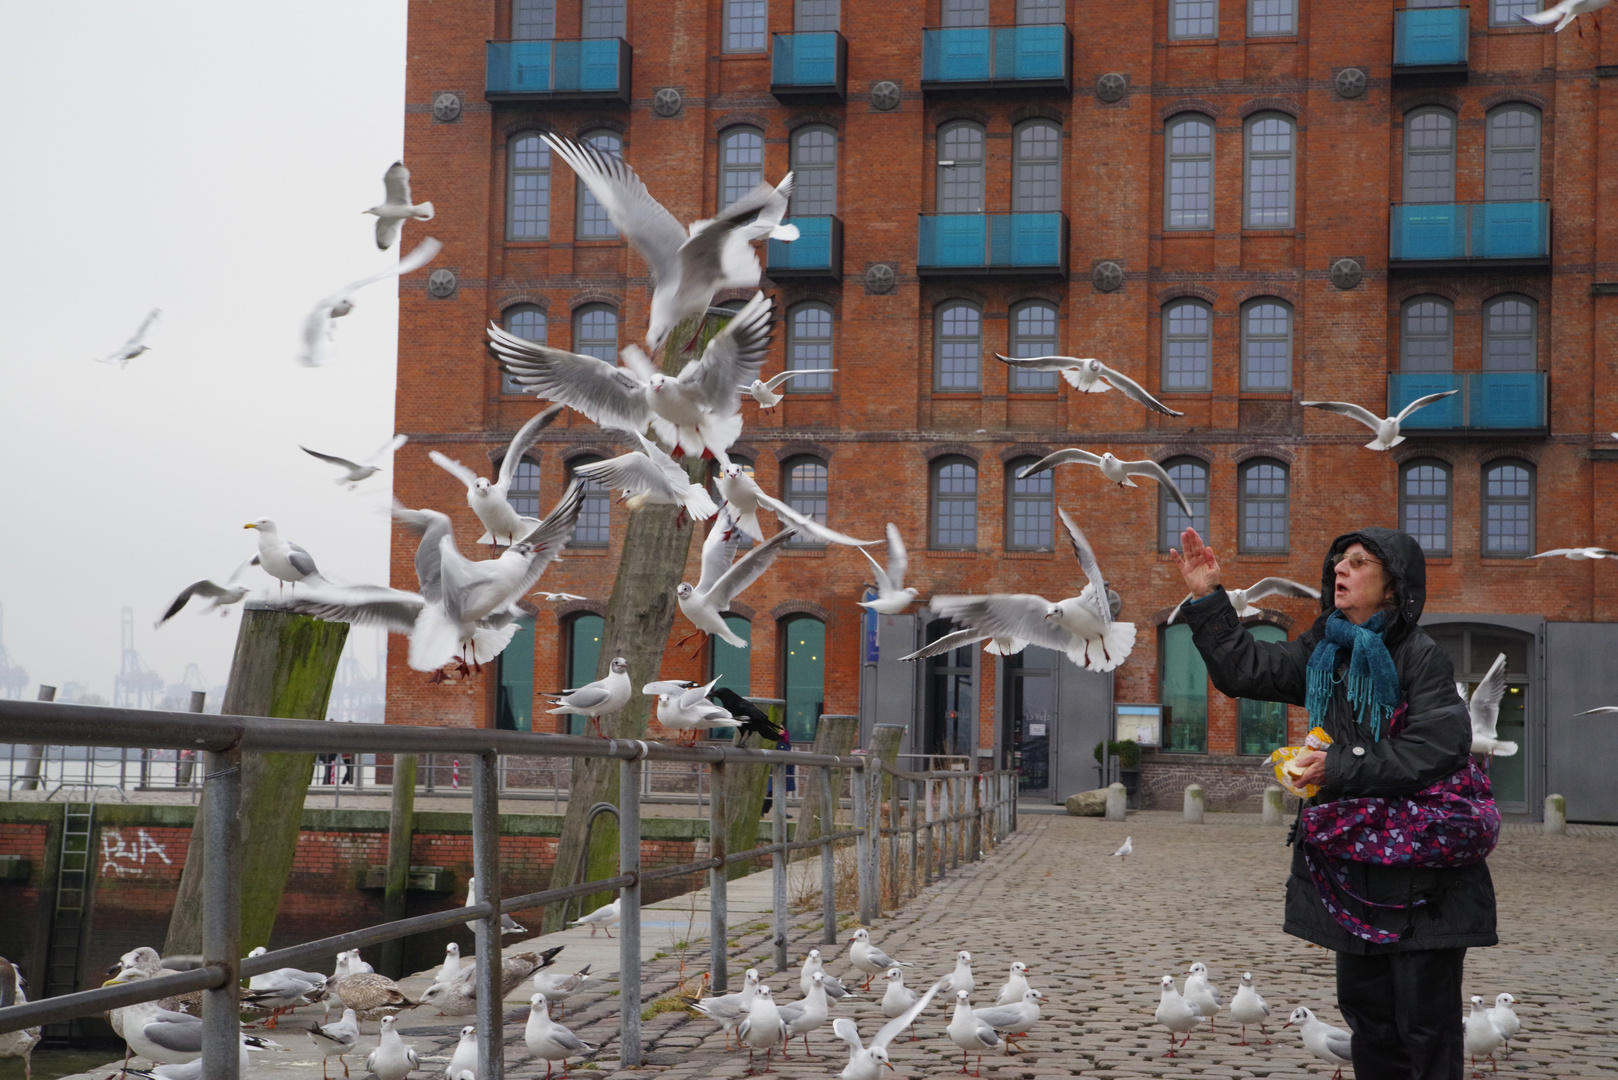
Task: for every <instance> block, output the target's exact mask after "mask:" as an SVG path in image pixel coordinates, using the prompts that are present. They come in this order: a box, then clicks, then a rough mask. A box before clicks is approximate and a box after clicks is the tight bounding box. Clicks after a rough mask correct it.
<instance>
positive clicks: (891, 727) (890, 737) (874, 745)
mask: <svg viewBox="0 0 1618 1080" xmlns="http://www.w3.org/2000/svg"><path fill="white" fill-rule="evenodd" d="M904 734H905V729H904V728H903V727H902V726H901V725H899V724H877V725H875V726H874V727H872V728H871V746H870V751H869V752H870V755H871V757H872V758H873V759H875V760H877V761H880V762H882V763H883V764H884V765H891V766H893V767H894V768H898V766H899V743H900V742H901V741H902V740H903V739H904ZM880 779H881V785H882V786H881V787H880V788H876V789H875V790H874V798H873V799H872V800H871V801H872V802H873V803H874V804H875V805H873V806H872V807H871V813H872V815H873V816H875V818H876V819H877V820H878V821H881V820H882V805H883V803H885V802H887V801H888V800H889V799H891V798H892V797H893V777H891V776H889V775H888V774H887V773H883V774H882V775H881V778H880ZM891 824H892V825H895V826H897V825H898V824H899V821H898V818H897V817H895V818H894V820H893V821H892V822H891ZM876 839H877V842H876V843H873V844H872V845H871V862H872V864H873V869H874V872H873V874H872V878H873V879H874V881H875V883H876V885H877V896H878V897H880V896H881V895H882V894H881V882H882V843H881V834H880V833H879V834H878V835H877V838H876ZM893 841H894V845H897V843H898V837H897V836H895V837H894V838H893ZM890 847H891V848H892V850H891V851H890V852H889V856H888V873H889V874H890V875H891V876H892V878H893V888H892V891H893V893H894V895H895V896H897V895H898V892H899V885H898V881H899V871H898V856H897V851H898V848H897V847H896V846H893V845H890ZM879 902H880V901H879Z"/></svg>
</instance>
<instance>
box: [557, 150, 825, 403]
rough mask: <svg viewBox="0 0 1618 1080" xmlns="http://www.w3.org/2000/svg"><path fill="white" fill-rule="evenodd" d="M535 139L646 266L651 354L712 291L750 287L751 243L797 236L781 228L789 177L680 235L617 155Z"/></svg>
mask: <svg viewBox="0 0 1618 1080" xmlns="http://www.w3.org/2000/svg"><path fill="white" fill-rule="evenodd" d="M543 138H544V140H545V143H546V145H548V146H549V147H550V148H551V149H552V150H554V151H555V152H556V155H557V156H558V157H560V158H561V159H562V160H563V161H565V162H567V163H568V164H569V165H570V166H572V168H573V171H574V172H575V173H577V174H578V176H579V180H580V181H581V182H583V183H584V185H585V186H586V187H588V188H589V189H590V193H591V194H592V195H594V196H595V197H596V201H597V202H598V203H600V204H601V208H602V209H603V210H605V211H606V212H607V216H608V217H609V218H611V219H612V223H613V224H614V225H615V226H617V228H618V232H619V233H621V234H622V235H623V236H624V237H625V239H627V240H628V241H629V242H630V243H631V244H634V245H635V249H636V250H637V251H639V252H640V253H641V256H642V257H643V258H645V260H646V262H647V264H648V265H649V266H650V267H651V270H652V281H653V282H654V284H653V287H652V311H651V322H650V325H649V326H648V328H647V331H646V343H647V345H648V346H649V347H651V348H653V349H655V348H657V347H658V346H659V345H661V344H663V339H664V338H665V337H667V336H668V334H669V331H671V330H673V329H674V326H675V324H676V323H678V322H679V321H680V320H681V319H684V318H686V317H688V316H691V315H699V314H701V313H703V312H705V311H706V310H707V309H708V305H709V303H711V302H712V300H713V297H714V294H715V293H717V292H718V291H719V290H721V289H751V288H754V287H755V286H757V285H758V282H759V278H760V277H761V276H762V275H763V268H762V267H761V266H760V265H759V261H758V254H757V253H756V252H755V251H754V250H753V241H755V240H762V239H764V238H766V237H770V238H772V239H776V240H796V239H797V238H798V228H797V226H795V225H783V224H781V218H782V217H783V215H785V214H786V210H787V196H789V195H790V194H791V193H792V174H791V173H787V175H786V177H785V178H784V179H783V180H782V181H781V183H780V184H779V185H777V186H776V187H773V188H772V187H770V186H769V185H768V184H759V185H758V186H757V187H755V188H754V189H753V190H752V191H750V192H748V193H747V194H746V195H743V196H742V197H741V198H740V199H737V200H736V201H735V202H733V203H731V204H730V205H729V206H728V207H726V208H725V209H724V210H722V211H720V212H719V214H718V215H717V216H715V217H714V218H713V219H712V220H710V221H699V222H696V223H694V224H693V225H692V226H691V228H690V231H689V233H688V232H687V230H686V229H685V228H683V227H682V226H681V225H680V223H679V221H678V220H676V219H675V217H674V215H673V214H671V213H669V212H668V210H667V209H665V208H664V206H663V204H662V203H659V202H658V201H657V200H656V199H654V198H652V196H651V193H650V192H648V191H647V190H646V185H645V184H644V183H642V182H641V179H640V177H638V176H636V175H635V170H633V169H631V168H630V167H629V166H628V165H626V164H624V162H623V161H622V160H620V159H619V158H617V157H615V156H613V155H612V154H605V153H602V152H601V151H600V150H598V149H596V148H595V147H593V146H589V145H587V144H582V143H576V142H573V141H571V140H569V139H565V138H562V137H560V136H557V135H545V136H543ZM756 376H757V372H749V373H747V377H746V379H744V380H742V381H739V382H738V381H734V380H733V381H732V384H731V385H732V386H736V387H740V386H745V385H747V383H748V382H749V381H751V380H752V379H753V378H755V377H756Z"/></svg>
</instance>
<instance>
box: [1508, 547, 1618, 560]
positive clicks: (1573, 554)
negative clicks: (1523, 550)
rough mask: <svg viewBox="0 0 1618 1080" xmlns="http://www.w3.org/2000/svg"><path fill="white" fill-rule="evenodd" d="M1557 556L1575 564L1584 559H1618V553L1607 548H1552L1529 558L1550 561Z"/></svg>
mask: <svg viewBox="0 0 1618 1080" xmlns="http://www.w3.org/2000/svg"><path fill="white" fill-rule="evenodd" d="M1557 555H1560V556H1562V557H1563V558H1564V559H1572V560H1574V561H1575V562H1579V561H1582V560H1584V559H1614V558H1618V551H1608V550H1607V549H1606V548H1601V547H1582V548H1551V550H1549V551H1541V552H1540V553H1539V554H1538V555H1530V556H1528V557H1529V558H1530V559H1549V558H1552V557H1554V556H1557Z"/></svg>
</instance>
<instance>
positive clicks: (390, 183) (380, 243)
mask: <svg viewBox="0 0 1618 1080" xmlns="http://www.w3.org/2000/svg"><path fill="white" fill-rule="evenodd" d="M382 188H383V190H384V191H385V192H386V198H385V199H384V201H382V202H380V203H378V204H377V205H375V206H373V207H371V208H370V209H369V210H366V211H363V212H364V213H367V214H375V215H376V246H377V247H379V248H381V249H382V250H383V251H386V250H387V249H388V248H390V247H392V246H393V242H394V241H395V240H397V239H399V230H400V229H402V228H404V223H405V222H406V221H407V220H409V219H411V218H414V219H415V220H417V221H431V220H432V219H433V204H432V203H430V202H424V203H418V204H416V205H414V206H412V205H411V204H410V170H409V169H407V168H405V164H404V162H402V161H395V162H394V163H393V164H392V165H390V166H388V171H387V172H385V173H383V174H382ZM418 250H419V249H418Z"/></svg>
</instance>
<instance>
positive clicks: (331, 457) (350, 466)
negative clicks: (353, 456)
mask: <svg viewBox="0 0 1618 1080" xmlns="http://www.w3.org/2000/svg"><path fill="white" fill-rule="evenodd" d="M409 441H410V436H408V435H395V436H394V437H393V438H391V439H389V440H388V441H387V442H386V443H385V444H383V446H382V447H381V449H379V450H377V451H376V453H374V454H372V455H371V456H370V457H368V458H366V459H365V460H364V461H363V462H360V461H350V460H348V459H347V458H344V457H338V456H337V455H336V454H322V453H321V452H320V451H319V450H311V449H309V448H308V447H307V446H299V447H298V449H299V450H302V451H303V452H304V453H306V454H308V455H309V456H310V457H316V458H319V459H320V460H321V461H324V462H326V463H328V464H331V465H335V466H337V467H338V468H339V469H343V470H345V472H344V475H343V476H341V477H339V478H338V479H337V483H339V484H347V485H348V490H350V491H353V490H354V486H355V485H356V484H358V483H359V482H360V481H361V480H365V479H368V478H370V477H372V476H375V475H376V474H377V473H379V472H381V471H382V466H380V465H378V464H377V462H378V461H381V460H382V459H383V458H385V457H387V456H388V455H389V454H391V453H393V452H394V451H395V450H397V449H399V447H401V446H403V445H404V444H405V443H407V442H409Z"/></svg>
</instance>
